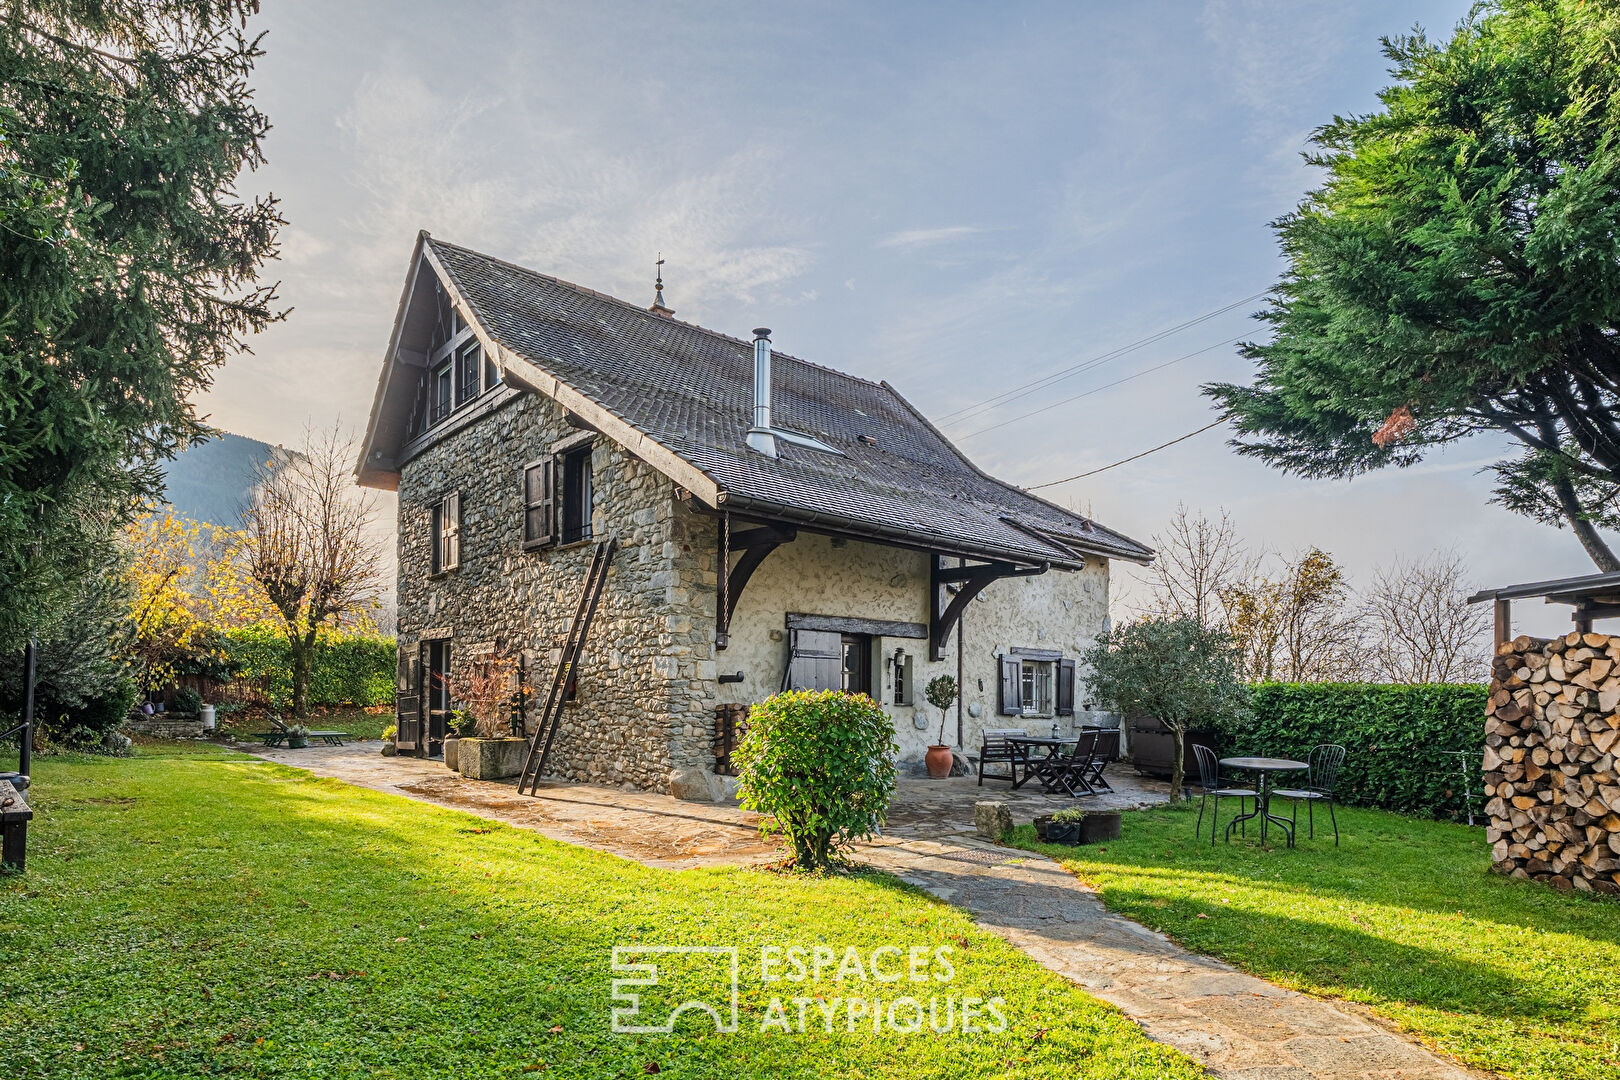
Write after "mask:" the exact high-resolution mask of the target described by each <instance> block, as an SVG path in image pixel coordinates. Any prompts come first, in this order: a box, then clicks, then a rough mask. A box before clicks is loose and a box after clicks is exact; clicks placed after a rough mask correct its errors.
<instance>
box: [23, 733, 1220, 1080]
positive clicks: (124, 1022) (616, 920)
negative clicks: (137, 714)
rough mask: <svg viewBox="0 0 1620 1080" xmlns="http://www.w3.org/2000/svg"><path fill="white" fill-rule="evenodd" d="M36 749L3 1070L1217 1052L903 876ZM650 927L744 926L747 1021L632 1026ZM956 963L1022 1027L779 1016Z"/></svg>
mask: <svg viewBox="0 0 1620 1080" xmlns="http://www.w3.org/2000/svg"><path fill="white" fill-rule="evenodd" d="M36 764H37V768H36V772H35V780H36V783H35V787H34V788H33V791H32V792H31V794H32V795H33V802H34V804H35V806H36V809H37V811H38V815H39V816H38V817H37V818H36V820H35V822H34V828H33V831H32V833H31V835H30V840H31V843H30V852H29V870H28V872H27V873H26V874H24V875H15V876H8V877H3V878H0V1003H3V1005H0V1047H4V1052H3V1061H0V1073H3V1075H5V1076H7V1077H28V1078H36V1077H51V1078H53V1080H54V1078H65V1077H85V1078H90V1077H95V1078H103V1077H135V1076H139V1077H166V1078H167V1077H192V1076H220V1075H225V1076H243V1077H276V1078H298V1077H361V1076H365V1077H400V1078H410V1080H421V1078H424V1077H439V1076H456V1077H466V1078H473V1077H526V1076H561V1077H640V1076H643V1075H646V1074H647V1073H648V1072H649V1071H651V1070H650V1066H651V1065H652V1064H656V1065H657V1066H658V1070H657V1071H658V1072H659V1073H660V1075H663V1076H670V1077H683V1078H684V1077H712V1078H722V1077H723V1078H727V1080H730V1078H734V1077H767V1076H768V1077H796V1076H804V1077H811V1076H813V1077H840V1078H842V1077H896V1078H899V1077H904V1078H914V1077H991V1076H995V1077H1003V1076H1016V1077H1025V1076H1028V1077H1065V1078H1067V1077H1098V1078H1104V1077H1106V1078H1140V1080H1149V1078H1154V1080H1158V1078H1172V1080H1181V1078H1188V1080H1190V1078H1194V1077H1197V1076H1200V1075H1201V1073H1200V1071H1199V1069H1198V1068H1197V1066H1196V1065H1194V1064H1193V1063H1192V1062H1191V1061H1190V1060H1188V1059H1186V1058H1184V1057H1182V1056H1180V1055H1178V1054H1176V1053H1175V1052H1173V1051H1171V1050H1169V1049H1167V1048H1165V1047H1162V1046H1159V1045H1157V1044H1155V1043H1152V1042H1150V1041H1148V1040H1147V1039H1146V1038H1145V1037H1144V1036H1143V1035H1142V1034H1141V1033H1140V1032H1139V1031H1138V1030H1137V1029H1136V1028H1135V1026H1134V1025H1132V1024H1131V1023H1130V1022H1129V1021H1127V1020H1126V1019H1125V1018H1124V1017H1122V1016H1121V1015H1119V1014H1118V1013H1116V1012H1114V1011H1113V1010H1111V1009H1109V1008H1107V1007H1105V1006H1103V1005H1101V1004H1100V1003H1098V1002H1097V1001H1095V999H1092V998H1090V997H1088V996H1087V995H1085V994H1083V993H1082V992H1080V991H1079V990H1077V989H1075V988H1074V987H1073V986H1071V985H1070V984H1068V983H1066V982H1065V981H1063V980H1062V979H1060V978H1058V977H1057V976H1055V975H1052V974H1051V973H1049V972H1047V971H1046V970H1045V969H1043V968H1041V967H1039V966H1038V965H1036V964H1035V963H1034V962H1033V961H1031V960H1029V959H1028V958H1026V957H1025V956H1024V955H1023V954H1021V953H1019V952H1017V951H1016V950H1014V949H1012V948H1011V947H1010V946H1008V945H1006V944H1005V943H1003V942H1002V941H1001V940H1000V939H999V938H996V937H994V936H992V935H990V934H987V933H984V932H982V931H980V930H978V929H977V928H975V927H974V926H973V924H972V922H971V921H970V920H969V919H968V918H967V916H966V915H965V914H964V913H962V912H961V911H959V910H957V909H955V908H952V907H950V906H948V905H945V904H942V903H939V902H937V901H935V900H933V899H932V898H930V897H928V896H926V895H924V894H922V893H920V892H918V891H916V890H913V889H911V888H909V887H907V886H904V885H902V884H900V883H899V882H897V881H895V880H894V879H892V878H889V877H885V876H881V875H876V874H864V875H852V876H846V877H838V878H832V879H822V880H813V879H812V880H806V879H800V878H793V877H786V876H780V875H775V874H771V873H766V872H761V871H748V870H734V869H710V870H690V871H681V872H670V871H659V870H649V869H646V868H643V867H641V866H639V865H636V864H633V863H628V862H625V861H622V860H619V859H616V858H613V857H611V856H607V855H602V854H599V853H596V852H592V851H588V850H585V849H582V848H577V847H571V846H569V845H565V844H560V843H556V842H553V841H550V840H546V839H544V838H543V837H540V836H538V835H536V834H534V833H531V832H527V831H525V830H521V829H516V828H511V827H508V826H505V825H501V824H498V823H493V822H490V821H486V820H482V819H479V818H476V817H473V816H470V815H467V814H463V813H459V812H456V811H451V810H447V809H443V808H439V807H435V806H429V805H425V804H421V803H416V802H411V801H408V800H405V799H403V798H398V797H394V796H388V795H383V794H379V793H375V792H371V791H366V790H363V789H360V788H355V787H349V786H346V785H343V784H341V783H338V782H336V781H333V780H326V779H317V778H314V777H312V776H310V775H309V774H308V773H305V772H302V771H300V770H295V769H290V768H284V767H281V766H278V765H274V764H270V763H267V762H263V761H260V760H257V759H252V758H248V757H246V756H244V755H236V754H230V753H227V752H224V751H219V750H217V749H216V750H213V751H212V752H209V749H208V748H207V747H206V746H199V745H198V744H190V745H184V746H180V747H176V748H174V749H173V750H172V751H166V750H162V749H158V750H153V749H148V750H147V751H146V752H144V753H143V754H142V755H140V756H138V757H136V758H133V759H125V760H116V759H108V758H91V757H56V758H45V759H39V760H38V761H37V763H36ZM638 943H639V944H674V945H705V944H707V945H732V944H735V945H738V946H740V947H741V950H742V956H743V958H744V959H743V980H742V1015H741V1027H740V1031H739V1032H738V1033H736V1034H717V1033H715V1032H714V1030H713V1025H712V1023H711V1022H709V1021H708V1020H707V1018H706V1017H696V1018H693V1017H692V1016H691V1015H690V1014H688V1016H687V1017H686V1018H684V1019H682V1020H681V1021H680V1024H679V1027H678V1030H677V1033H676V1034H674V1035H667V1036H656V1035H619V1034H613V1033H612V1032H611V1031H610V1015H611V1013H610V1010H611V1004H612V1003H611V1000H610V980H611V979H612V978H613V973H612V971H611V970H610V950H611V948H612V946H614V945H619V944H627V945H628V944H638ZM766 944H780V945H800V946H804V947H807V948H813V947H815V946H817V945H824V946H827V947H830V948H832V949H834V950H837V952H838V954H839V955H840V956H841V955H842V952H843V950H844V948H845V947H846V946H849V945H855V946H858V947H859V948H861V949H862V950H863V951H868V952H869V951H870V950H871V949H872V948H873V947H875V946H879V945H888V944H893V945H896V946H898V947H901V948H905V947H908V946H911V945H922V946H926V947H928V948H929V949H932V948H935V947H937V946H941V945H949V946H950V947H951V948H952V949H953V952H954V955H953V959H954V962H955V966H956V975H955V978H954V980H953V981H951V982H949V983H948V984H941V985H940V986H937V987H936V986H932V985H923V986H914V985H913V984H910V983H909V982H903V983H900V984H897V985H896V984H874V983H858V982H854V981H853V980H852V981H851V982H849V983H845V984H839V983H837V982H835V981H834V980H833V976H832V973H831V971H828V972H827V973H826V974H825V975H824V977H823V979H822V981H821V982H819V983H817V984H815V986H814V987H813V988H812V989H811V990H808V991H807V990H805V989H803V988H802V986H800V987H795V986H793V985H792V984H780V985H773V986H772V987H770V988H766V987H763V986H761V984H760V982H759V980H758V978H757V970H756V964H757V959H755V960H750V958H749V957H750V953H752V954H753V957H755V958H757V956H758V949H759V947H760V946H761V945H766ZM671 966H672V968H678V967H679V965H675V964H672V965H671ZM684 974H685V976H687V977H689V978H690V979H691V980H692V981H691V982H689V983H685V984H683V985H682V986H681V987H680V989H681V990H682V991H683V993H684V992H685V991H686V989H687V988H688V987H696V988H697V989H699V990H700V991H704V992H707V993H710V994H712V993H714V992H715V991H717V990H718V991H719V992H720V996H721V998H722V1000H723V999H724V997H725V991H724V989H723V987H724V986H726V985H728V984H726V983H724V982H723V981H721V980H719V979H718V978H717V976H716V974H715V973H714V972H712V971H706V970H686V971H685V973H684ZM935 992H944V993H948V994H952V995H955V996H956V997H957V998H960V997H962V996H964V995H976V996H980V997H985V998H989V997H996V996H999V997H1001V998H1003V999H1005V1006H1004V1011H1005V1014H1006V1017H1007V1019H1008V1021H1009V1026H1008V1027H1007V1029H1006V1031H1005V1032H1003V1033H1001V1034H979V1035H964V1034H961V1033H960V1032H958V1033H955V1034H951V1035H946V1036H933V1035H930V1034H926V1028H925V1033H924V1034H915V1035H903V1034H895V1033H892V1032H889V1031H884V1032H882V1033H881V1034H873V1032H872V1029H871V1026H870V1023H869V1022H868V1021H865V1020H862V1021H859V1022H858V1024H857V1026H856V1028H855V1030H854V1031H853V1032H852V1033H851V1032H847V1031H845V1030H844V1028H845V1024H846V1023H847V1020H846V1016H847V1014H840V1016H839V1025H838V1027H837V1029H836V1030H835V1033H833V1034H827V1033H826V1032H825V1031H824V1030H823V1029H822V1023H821V1022H820V1021H819V1020H817V1017H818V1015H819V1014H818V1013H817V1011H816V1008H815V1007H814V1006H811V1007H810V1009H809V1018H810V1021H811V1023H810V1028H809V1031H808V1032H807V1033H805V1034H798V1033H782V1032H779V1031H774V1030H773V1031H770V1032H767V1033H761V1032H760V1030H759V1025H760V1020H761V1018H762V1016H763V1015H764V1012H763V1010H764V1009H765V1008H766V1006H767V1003H768V1001H769V998H770V996H771V995H772V994H779V995H780V996H781V997H782V998H784V999H788V998H791V997H792V996H794V995H795V993H798V994H801V995H808V994H814V993H819V994H821V995H823V996H824V997H825V998H827V999H832V998H835V997H839V996H843V997H850V996H865V997H871V996H882V997H883V998H884V999H886V1000H890V1001H892V1000H893V999H895V998H897V997H900V996H905V995H914V996H922V997H924V998H925V999H926V996H927V995H928V994H931V993H935ZM648 993H649V998H648V1006H647V1011H648V1012H649V1013H651V1012H654V1011H655V1010H656V1009H657V1008H659V1007H660V1003H662V1005H663V1006H665V1007H667V1004H668V1001H669V1000H670V999H669V998H668V997H667V996H665V997H660V996H659V995H660V991H649V992H648ZM795 1013H796V1009H795V1007H794V1006H792V1005H791V1004H789V1005H788V1016H789V1018H790V1021H792V1022H796V1016H795V1015H794V1014H795ZM657 1019H658V1018H657V1017H656V1016H655V1017H654V1018H653V1020H652V1021H651V1022H656V1020H657ZM705 1028H706V1029H707V1030H705Z"/></svg>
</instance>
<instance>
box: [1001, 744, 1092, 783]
mask: <svg viewBox="0 0 1620 1080" xmlns="http://www.w3.org/2000/svg"><path fill="white" fill-rule="evenodd" d="M1006 739H1007V745H1009V746H1011V747H1012V748H1013V749H1014V751H1015V753H1014V756H1013V772H1014V774H1016V773H1017V772H1018V766H1019V764H1020V763H1022V764H1023V766H1024V775H1023V776H1022V777H1019V776H1017V775H1015V776H1014V777H1013V785H1012V786H1013V790H1014V791H1017V790H1018V789H1019V788H1021V787H1023V786H1024V785H1025V784H1026V783H1028V782H1029V780H1030V779H1031V778H1038V779H1040V781H1041V787H1043V788H1045V787H1046V777H1045V776H1044V774H1043V770H1042V768H1041V767H1042V766H1043V765H1044V764H1045V763H1046V762H1048V761H1051V760H1052V759H1053V758H1055V757H1057V756H1058V754H1059V752H1061V751H1062V749H1063V748H1064V747H1065V746H1072V745H1074V742H1075V740H1074V739H1072V738H1070V739H1064V738H1056V739H1053V738H1049V737H1047V736H1044V735H1008V736H1007V737H1006ZM1043 746H1044V747H1045V748H1046V756H1045V757H1043V758H1031V757H1030V756H1029V752H1030V750H1031V748H1038V747H1043ZM1048 790H1050V789H1048Z"/></svg>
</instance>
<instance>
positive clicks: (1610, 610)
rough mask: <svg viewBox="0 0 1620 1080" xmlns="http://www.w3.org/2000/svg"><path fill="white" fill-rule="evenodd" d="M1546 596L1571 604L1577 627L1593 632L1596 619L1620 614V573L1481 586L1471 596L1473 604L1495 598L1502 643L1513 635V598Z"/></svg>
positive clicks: (1498, 638)
mask: <svg viewBox="0 0 1620 1080" xmlns="http://www.w3.org/2000/svg"><path fill="white" fill-rule="evenodd" d="M1537 597H1542V598H1545V600H1546V602H1547V603H1549V604H1568V605H1570V607H1571V608H1572V609H1573V611H1572V613H1571V618H1573V619H1574V620H1575V629H1576V630H1578V631H1580V632H1581V633H1583V634H1589V633H1591V632H1592V620H1593V619H1608V618H1614V617H1616V616H1620V573H1609V574H1584V575H1582V576H1580V577H1567V578H1553V579H1551V580H1549V581H1527V582H1525V583H1523V584H1521V585H1504V586H1502V587H1501V588H1497V589H1481V590H1480V591H1479V592H1477V593H1475V594H1474V595H1473V596H1470V597H1469V598H1468V602H1469V603H1470V604H1477V603H1480V602H1481V601H1484V600H1490V601H1493V602H1494V606H1495V614H1496V618H1495V639H1496V644H1497V645H1498V646H1500V645H1501V644H1502V643H1503V642H1505V641H1509V640H1511V639H1512V637H1513V621H1512V609H1511V605H1512V602H1513V601H1514V600H1532V599H1535V598H1537Z"/></svg>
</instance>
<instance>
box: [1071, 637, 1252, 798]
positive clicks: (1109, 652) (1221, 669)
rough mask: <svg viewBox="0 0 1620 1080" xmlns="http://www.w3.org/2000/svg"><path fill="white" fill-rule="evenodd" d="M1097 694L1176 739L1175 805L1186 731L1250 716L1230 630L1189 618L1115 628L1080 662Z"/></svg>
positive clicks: (1183, 774) (1182, 773) (1183, 771)
mask: <svg viewBox="0 0 1620 1080" xmlns="http://www.w3.org/2000/svg"><path fill="white" fill-rule="evenodd" d="M1081 659H1082V661H1083V663H1084V664H1085V665H1086V666H1087V667H1088V668H1090V669H1091V675H1090V684H1091V692H1092V695H1093V696H1094V697H1095V698H1096V699H1097V700H1098V701H1101V702H1106V703H1107V704H1108V705H1109V706H1110V707H1111V708H1112V709H1114V711H1116V712H1120V713H1125V714H1132V713H1146V714H1147V715H1149V716H1151V717H1154V718H1155V719H1157V720H1158V721H1159V722H1160V723H1162V724H1164V726H1165V727H1166V728H1168V729H1169V730H1170V732H1171V734H1172V735H1173V736H1174V739H1175V760H1174V763H1173V765H1172V768H1171V776H1170V798H1171V799H1172V800H1175V799H1179V798H1181V794H1182V785H1183V782H1184V781H1185V778H1186V768H1187V763H1186V761H1185V760H1183V758H1184V756H1185V753H1184V745H1185V742H1186V734H1187V725H1188V724H1189V723H1191V722H1192V721H1193V720H1200V721H1209V722H1215V723H1220V722H1228V723H1229V722H1233V721H1237V720H1239V719H1240V718H1241V717H1242V716H1243V715H1244V714H1246V713H1247V712H1248V687H1247V686H1245V685H1244V684H1243V682H1242V680H1241V679H1239V677H1238V668H1237V649H1236V647H1235V646H1234V644H1233V641H1232V637H1231V635H1230V634H1228V633H1227V632H1226V631H1225V630H1221V629H1218V628H1215V627H1210V626H1205V625H1203V624H1202V623H1200V622H1199V621H1198V620H1197V619H1194V618H1190V617H1186V616H1183V617H1179V618H1172V617H1169V616H1148V617H1145V618H1142V619H1138V620H1137V621H1136V622H1133V623H1126V624H1125V625H1123V626H1116V627H1114V628H1112V629H1110V630H1108V631H1105V632H1104V633H1103V634H1101V635H1099V636H1098V638H1097V644H1095V645H1094V646H1092V647H1091V648H1090V649H1088V650H1087V651H1086V653H1085V654H1084V656H1083V657H1082V658H1081Z"/></svg>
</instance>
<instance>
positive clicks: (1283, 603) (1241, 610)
mask: <svg viewBox="0 0 1620 1080" xmlns="http://www.w3.org/2000/svg"><path fill="white" fill-rule="evenodd" d="M1221 599H1222V604H1223V606H1224V607H1225V609H1226V612H1227V622H1228V629H1229V630H1230V632H1231V634H1232V637H1233V639H1234V641H1235V642H1236V643H1237V645H1238V648H1239V651H1240V654H1241V657H1242V663H1243V667H1244V674H1245V676H1246V677H1248V678H1250V679H1254V680H1261V681H1264V680H1269V679H1278V680H1281V681H1284V682H1332V681H1337V680H1342V679H1353V678H1356V677H1357V676H1358V675H1359V674H1360V672H1361V670H1362V658H1363V655H1364V652H1365V649H1364V645H1363V637H1364V634H1363V631H1362V627H1361V612H1360V611H1359V610H1358V608H1357V605H1356V603H1355V595H1354V593H1352V592H1351V590H1350V586H1349V583H1348V582H1346V580H1345V577H1344V571H1343V570H1342V569H1340V567H1339V565H1338V564H1337V563H1335V562H1334V561H1333V556H1332V555H1329V554H1328V553H1327V552H1325V551H1323V550H1321V549H1320V548H1314V547H1313V548H1308V549H1307V550H1305V551H1303V552H1301V553H1300V554H1298V555H1296V556H1295V557H1294V558H1293V559H1292V560H1291V561H1289V562H1288V563H1286V564H1285V565H1284V566H1283V569H1282V573H1281V574H1280V575H1279V576H1278V577H1276V578H1269V577H1266V576H1263V575H1262V574H1260V573H1258V572H1256V573H1254V574H1253V575H1252V576H1251V577H1249V579H1248V580H1245V581H1239V582H1237V583H1235V584H1233V585H1231V586H1229V587H1228V588H1226V589H1225V590H1224V591H1223V592H1222V594H1221Z"/></svg>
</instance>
